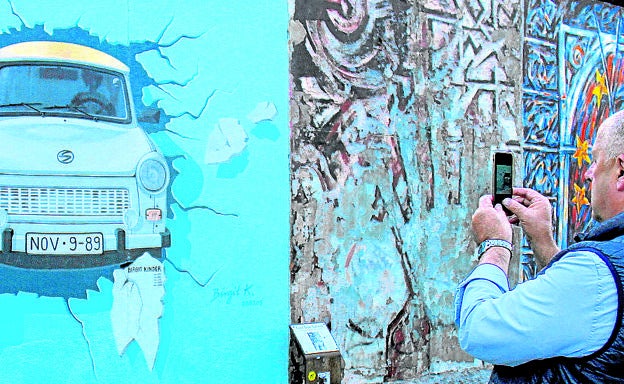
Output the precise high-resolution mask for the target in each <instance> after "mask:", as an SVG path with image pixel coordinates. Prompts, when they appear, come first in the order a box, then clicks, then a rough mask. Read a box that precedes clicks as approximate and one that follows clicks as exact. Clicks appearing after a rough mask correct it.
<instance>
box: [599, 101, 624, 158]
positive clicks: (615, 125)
mask: <svg viewBox="0 0 624 384" xmlns="http://www.w3.org/2000/svg"><path fill="white" fill-rule="evenodd" d="M602 124H603V125H604V126H605V128H607V132H605V134H606V136H605V139H606V140H605V141H604V142H605V143H606V145H605V148H604V151H605V155H606V157H607V159H609V160H611V159H615V158H616V157H618V156H619V155H621V154H622V153H624V110H621V111H619V112H616V113H614V114H613V115H611V116H609V117H608V118H607V120H605V121H604V122H603V123H602Z"/></svg>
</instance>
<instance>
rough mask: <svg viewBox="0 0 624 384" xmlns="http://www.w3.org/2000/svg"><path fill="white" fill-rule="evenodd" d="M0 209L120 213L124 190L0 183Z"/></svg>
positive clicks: (70, 213)
mask: <svg viewBox="0 0 624 384" xmlns="http://www.w3.org/2000/svg"><path fill="white" fill-rule="evenodd" d="M0 208H1V209H4V210H6V211H7V212H8V213H9V215H51V216H123V214H124V212H125V211H126V210H127V209H128V208H130V198H129V196H128V190H127V189H114V188H101V189H100V188H34V187H5V186H0Z"/></svg>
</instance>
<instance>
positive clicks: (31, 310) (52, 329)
mask: <svg viewBox="0 0 624 384" xmlns="http://www.w3.org/2000/svg"><path fill="white" fill-rule="evenodd" d="M287 23H288V13H287V4H286V3H285V2H283V1H276V0H266V1H255V2H248V1H241V0H236V1H227V2H223V1H212V0H209V1H167V0H156V1H129V0H128V1H86V2H85V1H83V2H78V1H54V2H48V1H30V2H4V3H2V4H0V31H1V33H2V34H1V35H0V44H1V45H2V46H5V45H8V44H10V43H15V42H19V41H27V40H61V41H70V42H75V43H79V44H84V45H88V46H91V47H93V48H96V49H100V50H103V51H105V52H107V53H109V54H111V55H113V56H115V57H117V58H118V59H119V60H121V61H122V62H124V63H126V64H127V65H128V66H129V67H130V69H131V72H132V75H131V76H132V77H131V81H132V83H133V88H134V95H133V98H134V101H135V103H136V104H137V107H138V108H139V109H142V108H143V107H144V106H151V107H154V108H158V109H160V111H161V116H162V119H161V123H160V124H154V125H151V126H149V127H147V129H148V130H149V133H150V137H151V138H152V140H153V141H154V142H155V143H156V145H157V146H159V148H160V149H161V150H162V152H163V153H164V155H165V156H166V157H167V159H168V161H169V163H170V166H171V168H172V171H173V178H172V184H171V191H170V202H171V204H170V210H169V213H168V217H167V227H168V228H169V229H170V231H171V234H172V245H171V247H170V248H168V249H167V250H166V254H165V257H164V258H163V259H162V263H163V265H164V277H165V278H166V280H165V283H164V291H165V293H164V297H163V299H162V302H163V311H162V317H160V318H159V319H158V323H159V329H158V332H157V333H156V334H152V335H151V336H150V340H151V341H153V342H155V343H156V345H157V346H156V357H155V361H154V365H153V368H152V367H151V364H150V362H149V360H150V359H149V358H147V357H146V356H147V355H149V354H147V353H144V351H143V349H142V348H141V346H139V345H138V343H137V342H132V343H130V345H129V346H128V348H127V349H126V350H125V351H123V353H121V354H120V353H119V352H118V350H117V349H116V346H115V339H114V337H113V330H112V322H111V308H112V306H113V303H114V297H113V293H112V291H113V281H112V280H111V278H110V276H109V275H107V274H106V273H102V276H100V277H98V278H97V280H96V284H95V285H93V286H91V287H90V289H88V290H86V291H83V292H82V295H80V294H76V293H75V292H74V293H73V294H69V295H65V297H62V296H63V295H55V294H53V293H52V292H53V289H51V288H50V286H51V285H55V284H57V282H58V281H59V279H61V278H62V279H73V278H74V276H75V275H73V274H72V272H71V271H70V272H69V273H65V274H56V275H55V274H54V272H51V274H47V275H45V276H47V279H46V284H44V285H39V286H35V285H32V286H31V288H23V289H16V290H14V291H11V289H9V288H5V289H4V290H3V291H2V292H1V293H0V308H2V314H0V326H1V329H2V331H0V366H1V367H2V369H0V382H3V383H37V382H46V383H80V384H85V383H112V382H118V383H143V384H144V383H202V382H203V383H242V382H252V381H253V382H263V383H266V382H271V383H285V382H287V358H288V357H287V354H286V353H285V351H287V348H288V337H289V334H288V332H289V331H288V324H289V305H288V303H289V299H288V296H289V291H288V279H289V274H288V263H289V261H288V249H289V231H288V228H289V224H288V223H289V196H290V191H289V168H288V151H289V149H288V146H289V122H288V56H287V55H288V53H287V39H288V35H287ZM25 155H26V156H27V155H28V154H27V153H25ZM22 272H23V271H22ZM109 272H110V271H109ZM26 275H28V273H27V274H26ZM2 276H3V279H7V280H10V279H11V276H14V275H12V273H11V271H4V272H3V273H2ZM39 276H41V275H39ZM96 277H97V276H96ZM28 278H29V277H28V276H27V277H26V279H28Z"/></svg>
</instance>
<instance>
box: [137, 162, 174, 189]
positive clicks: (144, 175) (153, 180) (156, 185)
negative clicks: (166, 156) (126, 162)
mask: <svg viewBox="0 0 624 384" xmlns="http://www.w3.org/2000/svg"><path fill="white" fill-rule="evenodd" d="M138 178H139V181H140V182H141V185H142V186H143V188H145V189H146V190H148V191H150V192H160V191H161V190H162V189H163V188H165V186H166V185H167V179H168V172H167V166H166V165H165V164H164V163H163V162H162V161H159V160H157V159H154V158H150V159H146V160H145V161H143V162H142V163H141V165H139V172H138Z"/></svg>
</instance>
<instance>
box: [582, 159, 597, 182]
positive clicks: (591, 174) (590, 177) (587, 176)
mask: <svg viewBox="0 0 624 384" xmlns="http://www.w3.org/2000/svg"><path fill="white" fill-rule="evenodd" d="M594 168H596V163H592V164H591V165H590V166H589V168H587V171H585V175H584V177H583V180H585V181H590V182H591V181H592V180H593V179H594Z"/></svg>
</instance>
